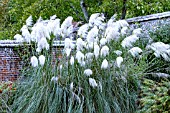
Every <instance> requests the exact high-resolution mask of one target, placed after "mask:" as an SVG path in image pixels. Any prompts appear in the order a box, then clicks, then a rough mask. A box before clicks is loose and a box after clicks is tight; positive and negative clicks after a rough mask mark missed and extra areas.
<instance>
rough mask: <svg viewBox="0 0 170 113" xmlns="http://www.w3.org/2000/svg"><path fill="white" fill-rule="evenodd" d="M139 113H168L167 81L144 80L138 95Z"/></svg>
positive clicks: (169, 95)
mask: <svg viewBox="0 0 170 113" xmlns="http://www.w3.org/2000/svg"><path fill="white" fill-rule="evenodd" d="M139 109H140V110H139V113H146V112H147V113H155V112H157V113H169V112H170V83H169V80H168V79H160V80H159V81H158V80H157V81H156V80H151V79H146V78H144V79H143V80H142V84H141V90H140V93H139Z"/></svg>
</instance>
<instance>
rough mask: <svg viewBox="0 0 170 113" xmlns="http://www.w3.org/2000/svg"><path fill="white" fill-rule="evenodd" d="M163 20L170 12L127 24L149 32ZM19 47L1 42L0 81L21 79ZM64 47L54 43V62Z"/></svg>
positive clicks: (166, 19)
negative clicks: (137, 25) (17, 48)
mask: <svg viewBox="0 0 170 113" xmlns="http://www.w3.org/2000/svg"><path fill="white" fill-rule="evenodd" d="M162 20H164V21H168V22H170V11H169V12H164V13H158V14H153V15H147V16H141V17H135V18H130V19H127V22H129V23H130V24H131V26H132V27H135V26H136V25H135V24H134V23H136V22H137V23H140V24H141V28H142V29H143V30H146V31H147V29H152V28H151V27H153V26H156V25H159V24H160V22H161V21H162ZM164 21H163V22H164ZM154 29H155V28H154ZM19 45H21V43H18V42H16V41H12V40H10V41H9V40H6V41H2V40H1V41H0V81H8V80H10V81H14V80H16V79H17V78H18V77H19V74H20V70H22V66H23V65H22V64H23V61H22V60H21V58H20V57H19V55H18V51H16V50H15V48H16V47H18V46H19ZM63 45H64V43H61V42H57V41H56V42H54V44H53V52H52V54H53V58H54V59H53V61H56V57H57V56H56V53H58V52H61V50H58V49H57V48H58V47H59V46H60V47H61V48H62V47H63ZM60 57H61V56H60Z"/></svg>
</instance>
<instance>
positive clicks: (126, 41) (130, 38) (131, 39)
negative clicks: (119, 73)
mask: <svg viewBox="0 0 170 113" xmlns="http://www.w3.org/2000/svg"><path fill="white" fill-rule="evenodd" d="M138 39H139V37H137V36H136V35H130V36H128V37H126V38H125V39H124V40H123V41H122V43H121V45H122V47H124V48H126V47H132V44H133V43H135V42H136V41H137V40H138Z"/></svg>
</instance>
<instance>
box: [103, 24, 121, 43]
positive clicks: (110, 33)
mask: <svg viewBox="0 0 170 113" xmlns="http://www.w3.org/2000/svg"><path fill="white" fill-rule="evenodd" d="M119 36H120V33H119V32H118V31H117V30H116V29H114V28H112V27H107V28H106V31H105V37H106V40H107V42H110V41H111V40H115V41H117V40H118V39H119Z"/></svg>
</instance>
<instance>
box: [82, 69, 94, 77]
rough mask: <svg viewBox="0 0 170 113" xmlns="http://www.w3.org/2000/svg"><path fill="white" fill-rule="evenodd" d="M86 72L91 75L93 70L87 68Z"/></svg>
mask: <svg viewBox="0 0 170 113" xmlns="http://www.w3.org/2000/svg"><path fill="white" fill-rule="evenodd" d="M84 74H85V75H86V76H90V75H92V74H93V72H92V70H91V69H86V70H84Z"/></svg>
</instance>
